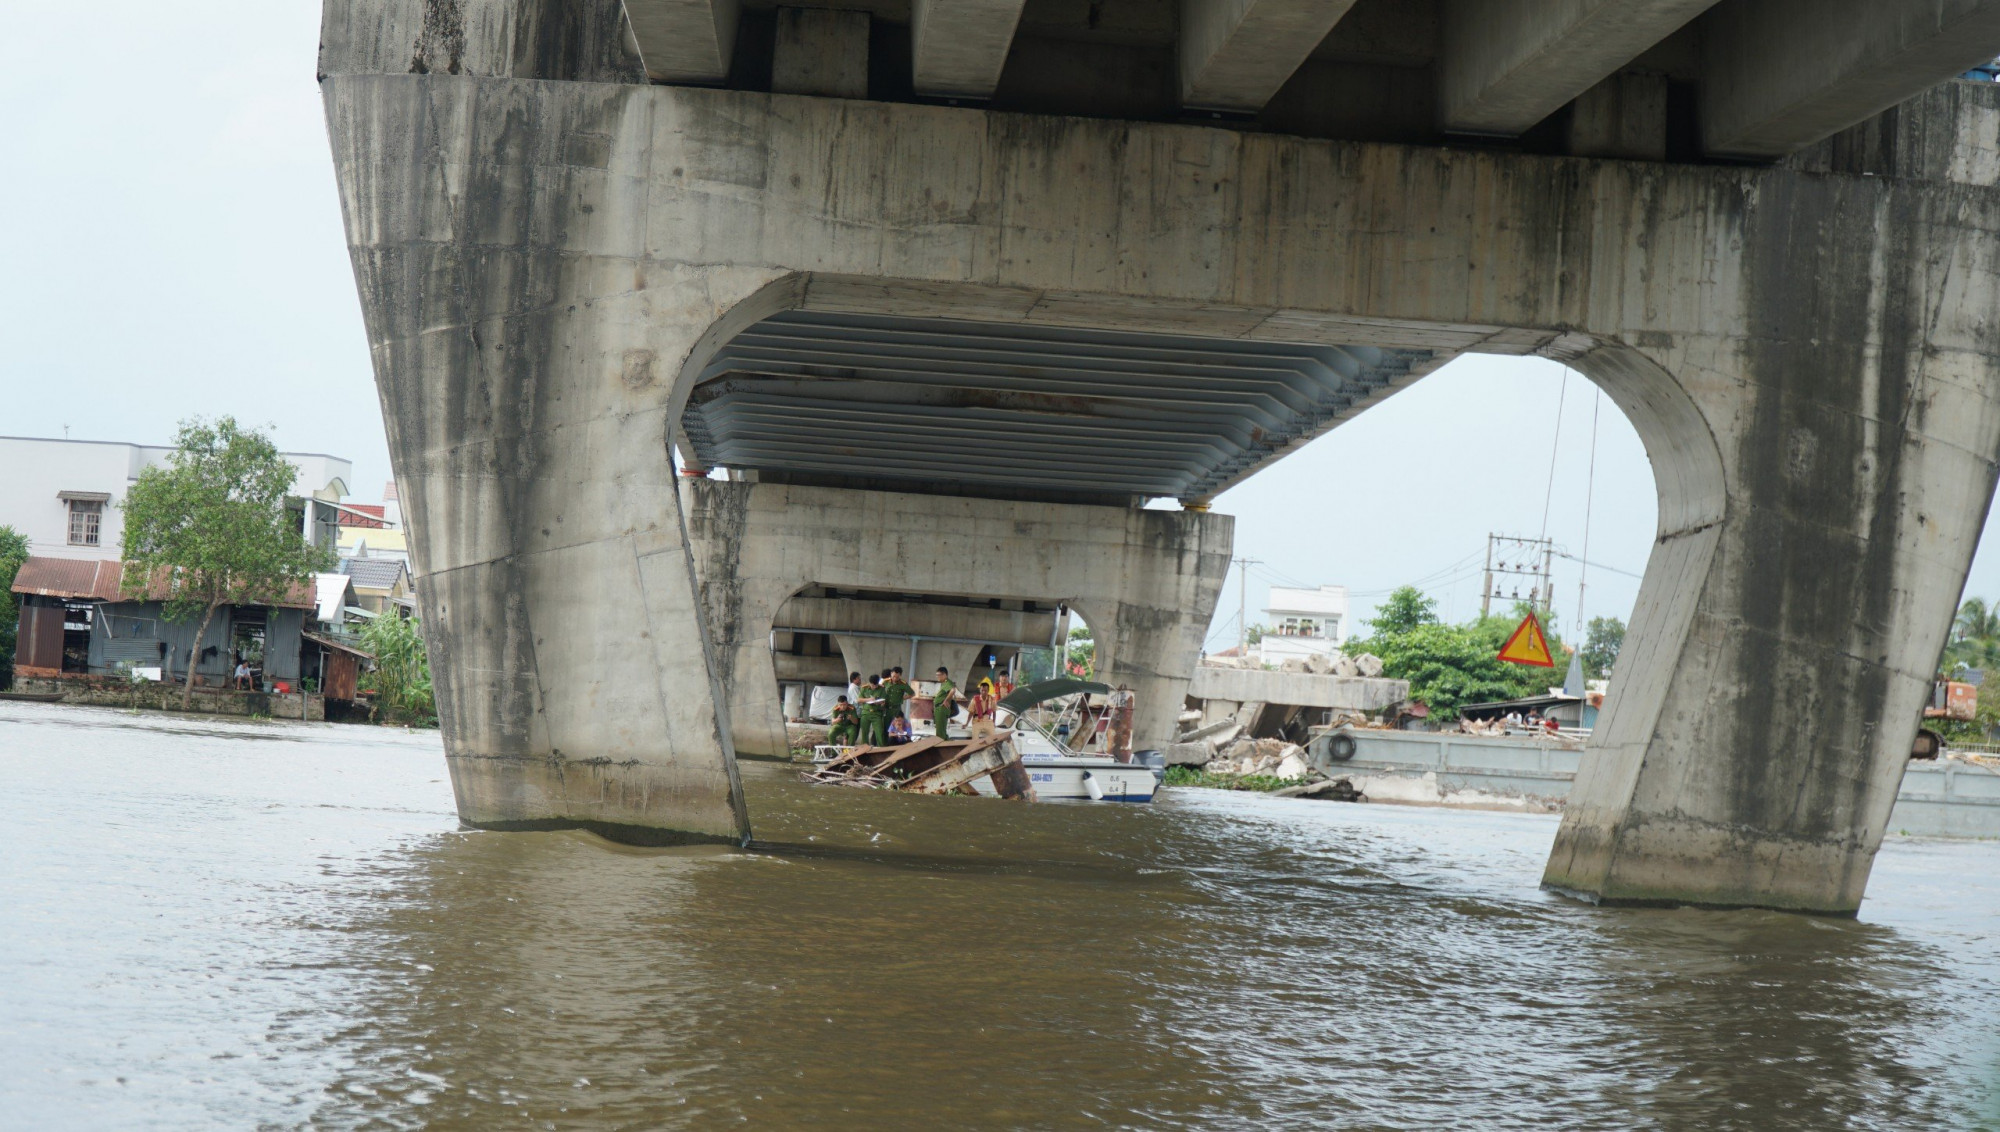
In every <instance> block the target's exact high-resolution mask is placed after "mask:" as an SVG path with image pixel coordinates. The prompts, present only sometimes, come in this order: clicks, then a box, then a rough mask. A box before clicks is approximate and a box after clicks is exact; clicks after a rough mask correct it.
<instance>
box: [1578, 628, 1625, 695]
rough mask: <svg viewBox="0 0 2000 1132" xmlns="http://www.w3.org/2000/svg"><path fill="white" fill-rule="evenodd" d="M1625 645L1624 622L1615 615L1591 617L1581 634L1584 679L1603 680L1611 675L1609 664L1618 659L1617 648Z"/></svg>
mask: <svg viewBox="0 0 2000 1132" xmlns="http://www.w3.org/2000/svg"><path fill="white" fill-rule="evenodd" d="M1623 647H1625V622H1623V621H1620V620H1619V619H1617V618H1616V617H1593V618H1591V619H1590V625H1589V626H1588V627H1587V628H1585V630H1584V634H1583V676H1584V679H1586V680H1604V679H1607V678H1609V677H1610V675H1611V666H1612V665H1613V664H1615V663H1617V661H1618V650H1619V649H1621V648H1623Z"/></svg>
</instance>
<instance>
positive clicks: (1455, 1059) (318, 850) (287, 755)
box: [0, 703, 2000, 1130]
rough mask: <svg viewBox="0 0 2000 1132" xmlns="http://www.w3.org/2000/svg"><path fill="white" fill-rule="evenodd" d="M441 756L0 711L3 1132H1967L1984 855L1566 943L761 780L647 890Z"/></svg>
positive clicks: (1216, 826)
mask: <svg viewBox="0 0 2000 1132" xmlns="http://www.w3.org/2000/svg"><path fill="white" fill-rule="evenodd" d="M439 750H440V748H439V744H438V740H437V737H436V736H435V735H434V734H424V733H409V732H402V731H393V730H385V729H374V728H358V727H341V726H337V725H334V726H328V725H301V724H278V723H250V722H243V723H236V722H216V721H207V720H194V719H185V718H177V717H163V716H160V715H152V714H149V715H139V714H131V713H125V712H121V711H116V710H109V709H92V708H70V707H61V706H45V705H31V704H15V703H0V771H4V774H5V782H6V790H5V791H4V793H0V818H4V823H5V828H6V830H7V838H6V842H5V846H6V847H5V850H4V858H5V861H6V865H5V868H4V870H0V1125H5V1126H8V1127H21V1128H37V1129H48V1128H222V1127H227V1128H253V1127H270V1128H287V1127H299V1126H307V1127H327V1128H349V1127H370V1128H416V1127H430V1128H442V1129H486V1128H501V1127H530V1128H534V1127H541V1128H579V1129H581V1128H708V1127H751V1128H777V1129H788V1128H799V1127H808V1126H810V1127H815V1128H830V1129H902V1128H912V1129H939V1130H941V1129H957V1128H1176V1129H1178V1128H1189V1129H1192V1128H1201V1129H1213V1128H1301V1129H1303V1128H1331V1127H1352V1128H1412V1129H1416V1128H1424V1129H1429V1128H1439V1127H1446V1126H1450V1127H1477V1128H1512V1127H1522V1128H1525V1127H1538V1128H1540V1127H1550V1126H1560V1127H1566V1128H1605V1129H1613V1128H1616V1129H1627V1128H1662V1129H1666V1128H1700V1129H1703V1130H1713V1129H1726V1128H1743V1129H1781V1128H1800V1129H1807V1128H1810V1129H1822V1128H1833V1127H1845V1128H1883V1129H1891V1128H1893V1129H1908V1128H1918V1127H1923V1128H2000V1022H1996V1017H2000V1012H1996V1007H2000V930H1996V929H2000V867H1997V866H2000V845H1993V844H1987V843H1952V842H1942V841H1915V840H1907V839H1892V840H1891V841H1890V843H1889V844H1888V845H1887V846H1886V847H1885V848H1884V850H1883V852H1882V854H1881V856H1880V858H1879V859H1878V861H1877V863H1876V866H1875V873H1874V879H1873V882H1872V884H1871V886H1870V890H1869V899H1868V901H1867V904H1866V905H1865V907H1864V908H1863V911H1862V914H1861V916H1860V918H1859V919H1858V920H1832V919H1818V918H1812V917H1806V916H1794V915H1782V914H1778V913H1770V912H1714V911H1693V910H1602V909H1595V908H1590V907H1586V906H1583V905H1580V904H1576V903H1572V902H1570V901H1567V900H1564V899H1561V898H1558V897H1554V896H1551V895H1548V894H1546V893H1543V892H1541V891H1540V890H1539V889H1538V888H1537V887H1536V882H1537V880H1538V878H1539V876H1540V871H1541V866H1542V859H1543V855H1544V853H1545V852H1546V850H1547V847H1548V844H1549V840H1550V838H1551V837H1552V835H1553V833H1554V830H1555V819H1553V818H1549V817H1543V816H1535V815H1515V814H1487V813H1446V812H1441V811H1435V810H1422V809H1405V808H1397V807H1391V806H1382V805H1343V804H1339V803H1330V802H1305V801H1285V800H1275V799H1270V798H1266V797H1261V796H1252V795H1237V794H1225V793H1220V792H1213V791H1200V790H1179V791H1166V792H1163V794H1162V798H1161V800H1160V802H1158V803H1157V804H1155V805H1152V806H1120V805H1095V806H1092V805H1058V804H1043V805H1035V806H1022V805H1019V804H1012V803H1005V802H999V801H995V800H988V799H971V798H921V797H904V796H900V795H892V794H878V793H871V792H866V791H858V790H845V789H838V788H831V787H808V786H805V785H802V784H800V783H798V782H797V781H795V779H794V776H793V772H792V771H791V770H790V769H789V768H786V767H783V766H780V765H777V764H771V763H757V762H752V763H747V764H746V766H745V782H746V788H747V790H748V792H749V798H750V804H751V811H752V815H753V818H754V821H755V824H756V828H757V836H758V839H759V840H758V842H757V844H756V845H755V847H753V848H752V849H751V850H750V851H747V852H736V851H730V850H726V849H709V848H703V849H678V850H638V849H631V848H625V847H620V846H616V845H612V844H609V843H607V842H604V841H601V840H599V839H597V838H595V837H592V836H590V835H587V834H581V833H543V834H494V833H479V832H469V831H461V830H460V829H459V828H458V827H457V822H456V819H455V818H454V816H453V812H452V804H451V792H450V787H449V784H448V783H447V782H446V780H445V773H444V763H443V759H442V757H441V755H440V753H439Z"/></svg>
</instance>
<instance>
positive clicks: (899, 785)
mask: <svg viewBox="0 0 2000 1132" xmlns="http://www.w3.org/2000/svg"><path fill="white" fill-rule="evenodd" d="M1012 739H1013V735H1012V733H1010V732H1005V731H1002V732H998V733H995V734H993V735H987V736H982V737H981V738H978V739H939V738H938V737H936V736H935V735H927V736H925V737H924V738H922V739H918V740H916V741H914V742H910V743H899V744H895V745H893V746H885V747H876V746H866V745H864V746H859V747H841V748H835V749H834V753H833V757H831V758H829V759H828V760H827V761H825V762H817V763H815V765H814V766H813V767H812V768H811V769H810V770H807V771H805V772H803V773H802V774H801V775H800V777H801V778H804V779H805V780H806V781H807V782H819V783H827V784H832V785H838V786H869V787H875V788H877V789H888V790H903V791H908V792H909V793H912V794H983V793H992V794H997V795H999V796H1000V797H1002V798H1010V799H1015V800H1019V801H1024V802H1032V801H1034V800H1035V788H1034V786H1033V785H1031V784H1030V783H1029V781H1028V772H1027V771H1026V770H1024V769H1022V767H1021V755H1020V752H1018V751H1016V750H1015V749H1014V744H1013V742H1012ZM982 786H983V787H985V789H984V790H982V789H980V787H982Z"/></svg>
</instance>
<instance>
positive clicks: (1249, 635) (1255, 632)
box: [1243, 625, 1271, 646]
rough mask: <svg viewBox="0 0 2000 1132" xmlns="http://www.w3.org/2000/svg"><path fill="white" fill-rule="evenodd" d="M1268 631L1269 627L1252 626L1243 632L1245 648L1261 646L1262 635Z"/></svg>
mask: <svg viewBox="0 0 2000 1132" xmlns="http://www.w3.org/2000/svg"><path fill="white" fill-rule="evenodd" d="M1270 631H1271V627H1270V626H1269V625H1252V626H1250V627H1249V628H1248V629H1245V630H1244V631H1243V642H1244V644H1245V645H1246V646H1248V645H1255V644H1261V643H1262V642H1263V640H1264V634H1266V633H1268V632H1270Z"/></svg>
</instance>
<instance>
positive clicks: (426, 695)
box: [361, 613, 437, 726]
mask: <svg viewBox="0 0 2000 1132" xmlns="http://www.w3.org/2000/svg"><path fill="white" fill-rule="evenodd" d="M361 646H362V647H363V648H365V649H367V650H368V651H369V652H370V653H373V654H374V656H375V669H374V671H372V672H370V673H369V674H368V675H367V676H366V677H365V678H364V679H363V681H362V686H363V687H365V688H367V689H368V690H369V691H372V692H374V693H375V694H376V696H377V697H378V698H379V702H380V704H381V715H382V718H383V720H384V721H385V722H386V721H390V720H394V721H397V722H411V723H417V724H421V725H424V726H431V725H434V724H436V723H437V698H436V696H435V694H434V692H433V690H432V687H431V664H430V658H429V657H427V656H426V655H425V654H424V634H423V623H422V622H420V621H418V620H417V619H416V618H414V617H398V616H396V615H394V614H390V613H385V614H383V615H382V616H380V617H377V618H376V619H375V620H373V621H370V622H369V623H368V625H367V627H366V628H364V629H362V630H361Z"/></svg>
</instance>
